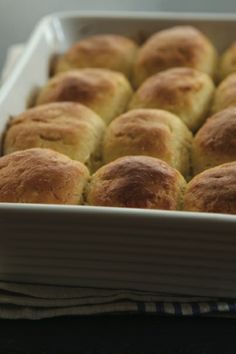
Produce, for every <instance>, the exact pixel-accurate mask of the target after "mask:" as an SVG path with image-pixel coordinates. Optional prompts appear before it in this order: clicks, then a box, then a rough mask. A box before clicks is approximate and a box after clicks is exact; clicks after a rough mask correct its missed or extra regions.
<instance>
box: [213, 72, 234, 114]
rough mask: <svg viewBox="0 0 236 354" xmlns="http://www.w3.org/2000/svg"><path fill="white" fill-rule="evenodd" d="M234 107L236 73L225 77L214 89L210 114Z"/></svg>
mask: <svg viewBox="0 0 236 354" xmlns="http://www.w3.org/2000/svg"><path fill="white" fill-rule="evenodd" d="M234 106H236V73H234V74H230V75H229V76H227V77H226V79H224V80H223V81H222V82H221V84H220V85H219V86H218V87H217V88H216V91H215V95H214V99H213V103H212V113H216V112H219V111H222V110H223V109H225V108H228V107H234Z"/></svg>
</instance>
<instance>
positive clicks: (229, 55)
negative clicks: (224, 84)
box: [218, 42, 236, 80]
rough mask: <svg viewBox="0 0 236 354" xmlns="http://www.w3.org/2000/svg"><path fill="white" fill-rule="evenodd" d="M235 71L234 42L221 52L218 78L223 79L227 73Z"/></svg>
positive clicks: (235, 55) (235, 44)
mask: <svg viewBox="0 0 236 354" xmlns="http://www.w3.org/2000/svg"><path fill="white" fill-rule="evenodd" d="M234 72H236V42H233V43H232V44H231V46H230V47H229V48H228V49H227V50H226V51H225V52H224V53H223V55H222V57H221V60H220V67H219V74H218V77H219V79H220V80H224V79H225V78H226V77H227V76H228V75H229V74H232V73H234Z"/></svg>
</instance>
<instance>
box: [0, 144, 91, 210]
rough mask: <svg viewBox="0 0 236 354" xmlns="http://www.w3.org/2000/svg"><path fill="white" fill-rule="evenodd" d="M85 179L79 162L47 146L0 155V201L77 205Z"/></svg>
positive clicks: (86, 172) (86, 178)
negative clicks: (45, 147) (46, 147)
mask: <svg viewBox="0 0 236 354" xmlns="http://www.w3.org/2000/svg"><path fill="white" fill-rule="evenodd" d="M88 178H89V172H88V169H87V168H86V167H85V166H84V165H83V164H82V163H80V162H78V161H73V160H71V159H69V158H68V157H67V156H65V155H62V154H59V153H58V152H55V151H52V150H49V149H39V148H35V149H29V150H24V151H17V152H14V153H12V154H10V155H6V156H3V157H1V158H0V202H6V203H41V204H80V203H82V202H83V197H82V195H83V191H84V188H85V185H86V183H87V181H88Z"/></svg>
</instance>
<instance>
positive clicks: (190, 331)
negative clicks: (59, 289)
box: [0, 315, 236, 354]
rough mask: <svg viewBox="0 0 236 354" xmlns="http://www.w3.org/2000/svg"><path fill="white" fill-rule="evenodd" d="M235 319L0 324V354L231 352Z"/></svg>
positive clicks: (134, 317)
mask: <svg viewBox="0 0 236 354" xmlns="http://www.w3.org/2000/svg"><path fill="white" fill-rule="evenodd" d="M235 343H236V321H235V320H233V319H217V318H173V317H157V316H147V315H146V316H145V315H132V316H131V315H129V316H128V315H125V316H124V315H123V316H120V315H116V316H96V317H64V318H57V319H48V320H40V321H7V320H5V321H3V320H2V321H0V353H1V354H2V353H14V354H19V353H22V354H23V353H24V354H39V353H40V354H49V353H50V354H54V353H55V354H107V353H109V354H110V353H111V354H144V353H148V354H154V353H155V354H156V353H157V354H213V353H214V354H231V353H232V354H235V353H236V345H235Z"/></svg>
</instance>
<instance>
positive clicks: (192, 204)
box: [184, 162, 236, 214]
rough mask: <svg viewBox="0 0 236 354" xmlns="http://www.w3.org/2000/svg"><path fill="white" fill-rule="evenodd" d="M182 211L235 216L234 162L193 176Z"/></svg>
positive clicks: (235, 186) (235, 167) (235, 177)
mask: <svg viewBox="0 0 236 354" xmlns="http://www.w3.org/2000/svg"><path fill="white" fill-rule="evenodd" d="M184 209H185V210H189V211H201V212H212V213H227V214H236V162H231V163H226V164H223V165H220V166H217V167H214V168H211V169H209V170H206V171H204V172H202V173H200V174H199V175H197V176H195V177H194V178H193V179H192V181H191V182H190V183H189V184H188V186H187V190H186V194H185V197H184Z"/></svg>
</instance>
